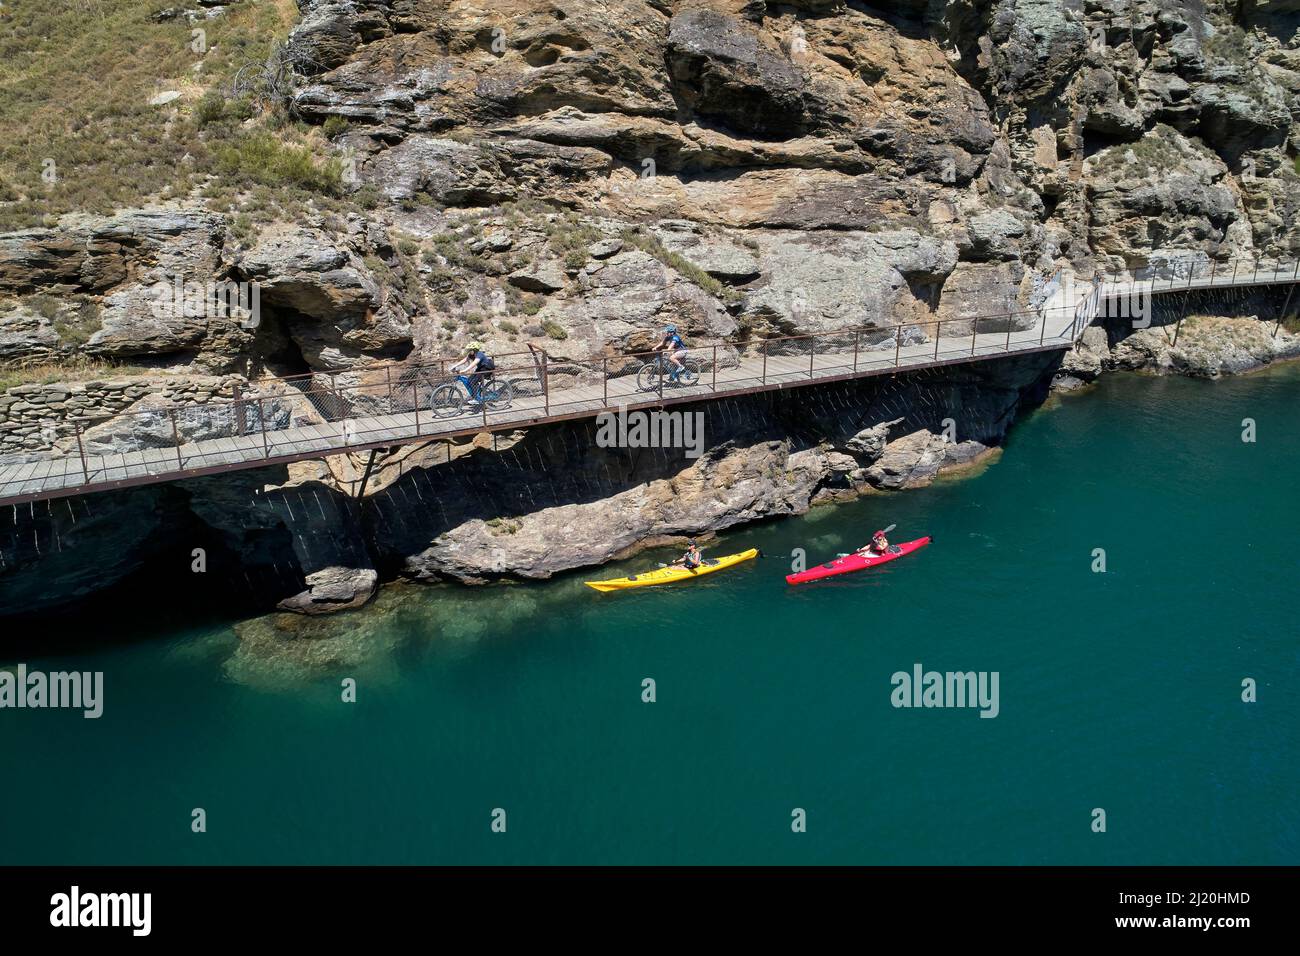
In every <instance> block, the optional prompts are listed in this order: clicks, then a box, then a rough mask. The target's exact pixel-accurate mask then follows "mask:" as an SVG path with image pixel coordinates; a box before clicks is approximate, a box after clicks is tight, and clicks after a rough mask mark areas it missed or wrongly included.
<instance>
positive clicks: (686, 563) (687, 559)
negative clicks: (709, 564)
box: [669, 539, 704, 571]
mask: <svg viewBox="0 0 1300 956" xmlns="http://www.w3.org/2000/svg"><path fill="white" fill-rule="evenodd" d="M703 563H704V554H703V552H701V551H700V549H699V548H698V547H696V545H695V541H694V539H692V540H690V541H687V542H686V553H685V554H683V555H682V556H681V557H680V558H678V559H677V560H676V561H674V562H673V563H672V564H671V565H669V567H673V568H685V569H686V570H687V571H694V570H695V569H696V568H698V567H699V566H700V565H701V564H703Z"/></svg>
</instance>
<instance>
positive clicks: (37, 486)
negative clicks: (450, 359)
mask: <svg viewBox="0 0 1300 956" xmlns="http://www.w3.org/2000/svg"><path fill="white" fill-rule="evenodd" d="M1297 282H1300V263H1296V262H1285V263H1283V262H1277V261H1253V260H1252V261H1249V262H1246V261H1236V262H1227V263H1223V262H1219V263H1213V262H1210V261H1208V260H1190V261H1188V260H1179V261H1175V262H1172V263H1170V264H1168V265H1166V266H1157V267H1152V268H1148V269H1144V270H1139V271H1138V272H1136V273H1119V274H1112V275H1109V276H1096V277H1093V278H1092V279H1091V280H1079V279H1076V278H1074V277H1073V276H1065V275H1063V274H1061V273H1057V275H1056V276H1054V277H1053V278H1052V280H1051V281H1050V282H1049V283H1047V285H1046V286H1045V289H1044V295H1043V298H1044V301H1043V302H1042V304H1041V305H1040V307H1039V308H1037V309H1035V310H1032V311H1025V312H1016V313H1007V314H1001V315H988V316H978V317H973V316H968V317H956V318H949V319H944V320H942V321H925V320H922V321H919V322H909V323H903V324H900V325H897V326H894V327H863V328H857V329H854V328H849V329H837V330H835V331H828V332H815V333H809V334H804V335H796V336H786V337H781V338H768V339H758V340H752V341H749V342H745V343H741V344H718V345H706V346H702V347H697V348H693V349H692V350H691V355H692V357H693V358H694V359H695V360H696V361H697V362H698V363H699V365H700V368H701V374H700V376H699V379H698V381H697V382H696V383H695V384H694V385H692V386H689V387H687V386H675V385H671V384H664V383H662V382H661V383H660V384H658V385H657V386H656V387H655V389H654V390H652V391H642V390H640V389H638V387H637V374H636V373H637V371H638V370H639V369H640V368H641V366H642V365H644V364H645V362H646V361H648V360H649V358H650V357H649V356H646V355H622V354H620V355H611V356H605V357H597V358H595V359H593V360H587V361H574V360H557V359H552V358H548V357H547V356H546V355H545V354H543V353H540V352H525V353H516V354H513V355H499V356H496V359H497V371H496V375H497V377H498V378H505V379H508V380H510V381H512V382H513V383H514V385H515V397H514V399H513V400H512V401H511V403H510V404H509V406H508V407H504V408H496V409H493V408H469V409H467V410H465V411H464V412H463V413H462V414H459V415H456V416H455V417H445V416H441V415H438V414H436V413H435V410H434V408H433V407H432V401H431V394H432V390H433V388H434V387H436V386H437V385H438V384H441V383H442V382H444V381H446V380H447V373H446V371H445V364H444V363H442V362H438V363H432V364H428V365H410V364H395V365H392V366H380V367H378V368H372V369H367V370H365V371H364V372H362V373H359V376H358V377H359V379H360V382H359V384H352V385H347V386H339V385H338V384H337V377H335V380H334V381H331V380H330V379H331V377H330V376H328V375H320V374H317V375H314V376H312V375H309V376H300V377H298V378H297V379H266V380H261V381H257V382H253V383H251V384H250V385H249V386H248V387H247V390H246V391H243V392H241V393H239V394H238V395H237V396H236V397H235V398H233V399H229V400H220V399H217V400H212V401H209V402H206V403H202V404H197V403H196V404H193V405H184V404H181V405H175V406H173V407H160V408H152V409H150V410H148V411H135V412H124V413H121V414H118V415H113V416H105V417H103V418H99V419H94V418H92V419H87V420H84V421H78V422H75V423H73V426H72V430H73V434H71V435H65V436H64V437H62V438H61V439H59V440H58V441H57V442H56V443H55V447H54V448H53V449H51V450H48V451H40V452H30V453H23V454H21V455H9V456H0V505H10V504H21V503H26V502H33V501H40V500H43V499H49V498H57V497H63V496H67V495H79V494H86V493H90V492H95V491H105V490H109V489H113V488H123V487H129V486H134V485H145V484H156V483H159V482H169V481H175V480H177V479H181V478H191V477H195V476H199V475H210V474H217V473H221V472H227V471H237V470H241V469H248V468H259V467H263V466H266V465H273V464H286V463H289V462H294V461H301V460H304V459H311V458H323V457H325V456H328V455H337V454H341V453H345V452H361V451H366V450H373V449H379V448H388V447H392V446H399V445H404V444H410V443H414V442H425V441H430V440H439V439H443V440H450V439H454V438H458V437H462V436H466V435H473V434H477V433H479V432H483V431H491V432H497V431H503V430H510V429H516V428H524V427H528V426H532V425H539V424H544V423H547V422H558V421H564V420H568V419H578V418H591V417H594V416H596V415H599V414H601V413H602V412H607V411H608V412H613V411H617V410H618V409H621V408H622V409H627V410H629V411H630V410H635V409H648V408H660V407H663V406H667V405H674V404H680V403H684V402H700V401H708V400H711V399H715V398H724V397H729V396H736V395H745V394H751V393H755V392H764V391H773V390H776V389H789V388H794V387H797V386H801V385H810V384H819V383H826V382H838V381H845V380H848V379H855V378H865V377H868V376H873V375H883V374H892V373H896V372H899V371H907V370H911V369H923V368H934V367H939V366H946V365H960V364H966V363H971V362H981V361H987V360H989V359H996V358H1000V357H1004V356H1008V355H1024V354H1030V353H1035V352H1047V351H1058V350H1063V349H1069V348H1072V347H1073V346H1074V345H1075V344H1076V343H1077V341H1078V339H1079V336H1080V335H1082V333H1083V330H1084V329H1085V328H1087V326H1088V325H1089V324H1091V323H1092V321H1093V320H1094V319H1096V318H1097V317H1098V316H1099V315H1101V314H1102V312H1103V311H1104V310H1106V309H1107V308H1108V304H1114V305H1118V306H1120V309H1119V311H1118V312H1115V313H1112V314H1124V313H1123V308H1125V307H1131V306H1132V305H1133V303H1135V302H1142V301H1144V300H1145V297H1147V296H1156V295H1164V294H1169V293H1177V292H1185V291H1190V290H1196V289H1217V288H1250V287H1264V286H1274V285H1286V286H1290V287H1292V289H1293V288H1294V286H1295V284H1296V283H1297ZM1290 291H1291V290H1289V291H1288V294H1287V306H1286V307H1284V309H1283V312H1284V313H1285V311H1286V308H1288V307H1289V306H1290V300H1291V294H1290ZM1297 304H1298V305H1300V300H1297ZM1134 311H1137V310H1134ZM1279 321H1280V320H1279ZM1275 332H1276V326H1275ZM345 377H346V376H345Z"/></svg>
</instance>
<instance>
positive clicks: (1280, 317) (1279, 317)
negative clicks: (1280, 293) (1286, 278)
mask: <svg viewBox="0 0 1300 956" xmlns="http://www.w3.org/2000/svg"><path fill="white" fill-rule="evenodd" d="M1293 292H1295V283H1294V282H1293V283H1291V287H1290V288H1289V289H1287V290H1286V301H1285V302H1283V303H1282V311H1281V312H1279V313H1278V314H1277V324H1276V325H1274V326H1273V338H1277V330H1278V329H1280V328H1281V327H1282V320H1283V319H1285V318H1286V310H1287V309H1289V308H1291V293H1293Z"/></svg>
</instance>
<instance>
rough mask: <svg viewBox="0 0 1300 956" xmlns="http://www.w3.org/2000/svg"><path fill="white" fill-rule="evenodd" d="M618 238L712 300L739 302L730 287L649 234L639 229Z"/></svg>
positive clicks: (729, 302) (735, 292) (737, 294)
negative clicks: (660, 263) (659, 263)
mask: <svg viewBox="0 0 1300 956" xmlns="http://www.w3.org/2000/svg"><path fill="white" fill-rule="evenodd" d="M620 236H621V238H622V240H623V241H624V242H625V243H627V244H628V245H629V246H633V247H635V248H637V249H640V250H641V251H642V252H644V253H646V254H648V255H651V256H654V257H655V258H656V259H658V260H659V261H660V262H662V263H663V264H664V265H666V266H667V267H668V268H670V269H672V270H673V271H674V272H676V273H677V274H678V275H680V276H682V277H683V278H685V279H688V280H689V281H691V282H693V283H695V284H696V285H697V286H699V287H700V288H701V289H703V290H704V291H705V292H707V293H709V295H711V296H713V297H714V298H717V299H721V300H722V301H723V302H726V303H728V304H733V303H736V302H739V301H740V299H741V295H740V293H739V292H737V291H736V290H735V289H733V288H731V287H730V286H726V285H723V284H722V283H721V282H719V281H718V280H717V279H715V278H713V276H711V275H709V274H708V273H707V272H705V271H704V270H703V269H701V268H700V267H699V266H697V265H696V264H695V263H693V262H691V261H690V260H689V259H687V258H686V257H685V256H683V255H681V254H679V253H676V252H673V251H672V250H670V249H669V248H668V247H667V246H665V245H664V244H663V243H662V242H660V241H659V240H658V239H657V238H656V237H655V236H653V235H651V234H650V233H648V232H643V231H641V230H640V229H627V230H624V231H623V232H622V233H621V234H620Z"/></svg>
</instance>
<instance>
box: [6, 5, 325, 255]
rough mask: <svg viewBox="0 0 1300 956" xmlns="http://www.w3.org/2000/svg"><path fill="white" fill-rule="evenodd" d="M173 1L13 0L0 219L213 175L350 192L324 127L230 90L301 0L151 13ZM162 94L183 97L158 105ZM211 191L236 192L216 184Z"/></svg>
mask: <svg viewBox="0 0 1300 956" xmlns="http://www.w3.org/2000/svg"><path fill="white" fill-rule="evenodd" d="M177 6H182V7H183V6H185V5H184V4H176V3H174V2H166V0H6V3H5V4H4V7H3V9H2V10H0V116H3V117H4V121H3V127H4V131H5V135H4V136H3V137H0V230H8V229H16V228H23V227H28V226H33V225H40V224H53V223H54V222H55V221H56V220H57V217H58V216H59V215H61V214H62V213H65V212H69V211H72V210H78V211H86V212H93V213H111V212H112V211H114V210H115V209H119V208H123V207H128V206H135V205H141V204H143V203H145V202H146V201H148V200H151V199H160V198H161V199H166V198H172V197H180V196H185V195H187V194H188V193H190V191H191V190H192V189H193V188H194V187H195V186H196V185H197V184H199V183H201V182H204V181H205V180H207V179H208V178H209V177H212V176H215V177H217V178H218V180H220V179H222V178H223V177H230V178H232V179H233V180H234V182H233V183H229V184H227V185H228V187H229V188H231V189H233V188H236V187H239V188H247V187H248V186H250V185H259V186H261V187H263V188H264V189H273V190H290V191H299V192H303V193H310V194H320V195H323V196H325V197H332V196H337V195H340V194H341V188H340V182H339V180H340V176H339V172H340V168H339V164H338V162H337V161H336V160H329V159H325V158H323V157H324V156H325V154H326V146H325V142H324V138H323V137H322V136H321V135H320V133H319V132H318V131H315V130H308V129H307V128H305V127H299V126H298V124H295V123H292V122H291V121H290V120H289V118H288V117H287V116H285V115H284V114H283V113H282V112H280V111H279V110H278V109H267V108H266V107H267V106H268V104H265V103H263V104H260V109H261V112H259V104H256V103H254V102H252V101H251V100H250V99H248V98H247V97H240V98H231V96H230V94H231V91H232V88H233V81H234V79H235V76H236V75H237V74H238V73H239V71H240V70H241V69H245V70H246V69H247V68H248V67H249V66H250V65H253V66H254V67H256V66H257V65H258V64H262V63H264V62H265V61H266V60H267V58H268V57H269V56H270V55H271V53H272V52H273V51H274V50H275V49H276V48H277V44H278V43H280V42H281V41H282V40H283V39H284V38H285V37H286V36H287V35H288V33H289V30H290V29H291V27H292V26H293V24H294V22H295V21H296V20H297V17H298V13H297V8H296V6H295V4H294V3H293V0H262V2H260V3H239V4H232V5H230V6H227V7H226V9H225V11H224V12H223V13H222V14H221V15H220V16H218V17H214V18H212V19H207V20H203V19H201V20H197V21H195V22H194V23H190V22H189V21H188V20H187V19H186V18H185V17H183V16H177V17H174V18H172V19H162V20H155V19H154V16H155V15H157V14H159V13H160V12H161V11H164V10H166V9H167V8H169V7H177ZM195 30H202V31H203V35H202V36H201V37H196V35H195V33H194V31H195ZM164 91H169V92H171V91H174V92H177V93H179V94H180V96H179V97H178V98H176V99H175V100H173V101H172V102H170V103H167V104H164V105H161V106H151V105H149V101H150V100H151V99H152V98H153V97H155V96H156V95H157V94H159V93H160V92H164ZM250 121H251V122H250ZM250 126H251V127H253V128H251V129H250V128H248V127H250ZM276 140H279V142H276ZM209 196H210V197H212V198H214V199H216V200H218V201H220V200H226V201H227V203H229V199H230V196H229V194H228V192H223V191H222V190H221V189H220V188H219V187H218V188H217V189H215V190H211V191H210V192H209ZM262 201H263V203H264V204H266V203H267V202H268V197H267V196H263V197H262Z"/></svg>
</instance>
